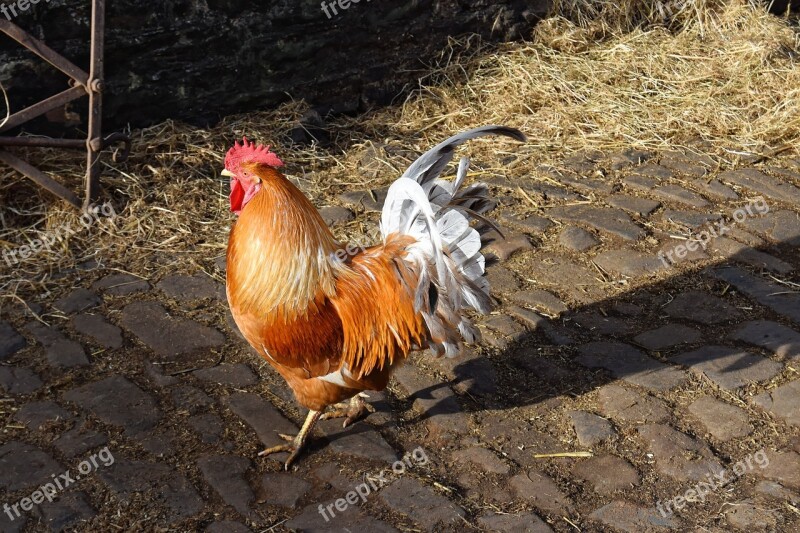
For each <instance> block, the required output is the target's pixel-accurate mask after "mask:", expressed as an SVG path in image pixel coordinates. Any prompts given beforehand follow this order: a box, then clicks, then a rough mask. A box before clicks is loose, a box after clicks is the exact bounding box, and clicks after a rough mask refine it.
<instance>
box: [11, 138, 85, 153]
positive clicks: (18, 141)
mask: <svg viewBox="0 0 800 533" xmlns="http://www.w3.org/2000/svg"><path fill="white" fill-rule="evenodd" d="M0 146H20V147H26V148H29V147H41V148H74V149H81V150H82V149H84V148H86V141H84V140H83V139H51V138H50V137H0Z"/></svg>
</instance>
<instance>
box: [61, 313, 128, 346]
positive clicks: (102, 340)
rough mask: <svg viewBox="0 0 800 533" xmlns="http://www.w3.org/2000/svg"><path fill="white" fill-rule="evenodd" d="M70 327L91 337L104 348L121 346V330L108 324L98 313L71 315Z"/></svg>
mask: <svg viewBox="0 0 800 533" xmlns="http://www.w3.org/2000/svg"><path fill="white" fill-rule="evenodd" d="M72 327H73V328H75V331H77V332H78V333H81V334H83V335H86V336H87V337H91V338H92V339H93V340H94V341H95V342H97V344H99V345H100V346H103V347H105V348H112V349H116V348H121V347H122V330H121V329H119V328H118V327H117V326H115V325H113V324H109V323H108V322H107V321H106V319H105V318H103V317H102V316H100V315H90V314H82V315H77V316H74V317H72Z"/></svg>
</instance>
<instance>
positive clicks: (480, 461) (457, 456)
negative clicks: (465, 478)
mask: <svg viewBox="0 0 800 533" xmlns="http://www.w3.org/2000/svg"><path fill="white" fill-rule="evenodd" d="M453 460H454V461H455V462H457V463H472V464H474V465H475V466H477V467H478V468H480V469H481V470H483V471H484V472H486V473H488V474H508V472H509V471H510V470H511V468H510V467H509V466H508V465H507V464H506V463H504V462H503V461H501V460H500V459H498V457H497V455H495V454H494V453H493V452H491V451H489V450H487V449H486V448H477V447H470V448H465V449H463V450H458V451H456V452H454V453H453Z"/></svg>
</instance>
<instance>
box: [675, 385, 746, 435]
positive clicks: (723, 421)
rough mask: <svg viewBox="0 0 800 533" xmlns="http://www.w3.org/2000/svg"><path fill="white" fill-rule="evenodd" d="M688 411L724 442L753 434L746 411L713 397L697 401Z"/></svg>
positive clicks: (704, 397) (702, 397)
mask: <svg viewBox="0 0 800 533" xmlns="http://www.w3.org/2000/svg"><path fill="white" fill-rule="evenodd" d="M688 410H689V412H690V413H691V414H692V415H693V416H694V417H695V418H697V419H698V420H699V421H700V423H701V424H703V427H705V429H706V431H708V432H709V433H710V434H711V435H713V436H714V438H716V439H718V440H721V441H723V442H724V441H729V440H731V439H736V438H740V437H746V436H747V435H749V434H750V433H752V432H753V426H752V425H751V424H750V423H749V422H748V421H747V420H748V418H747V413H746V412H745V411H744V410H742V409H741V408H739V407H736V406H733V405H729V404H727V403H724V402H721V401H720V400H717V399H715V398H712V397H711V396H701V397H700V398H698V399H696V400H695V401H694V402H692V403H691V404H690V405H689V407H688Z"/></svg>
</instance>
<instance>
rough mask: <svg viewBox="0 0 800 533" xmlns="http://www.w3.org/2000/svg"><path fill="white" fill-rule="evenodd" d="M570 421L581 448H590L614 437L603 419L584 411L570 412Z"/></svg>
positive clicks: (610, 428)
mask: <svg viewBox="0 0 800 533" xmlns="http://www.w3.org/2000/svg"><path fill="white" fill-rule="evenodd" d="M569 416H570V419H571V420H572V427H573V428H574V429H575V434H576V435H577V437H578V442H579V443H580V445H581V446H584V447H587V448H591V447H592V446H594V445H596V444H598V443H600V442H602V441H604V440H606V439H609V438H611V437H613V436H614V435H616V432H615V431H614V428H613V426H612V425H611V423H610V422H609V421H608V420H606V419H605V418H601V417H599V416H597V415H593V414H591V413H587V412H585V411H570V412H569Z"/></svg>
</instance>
